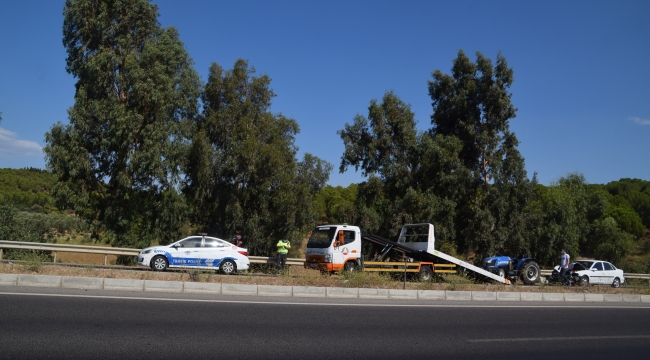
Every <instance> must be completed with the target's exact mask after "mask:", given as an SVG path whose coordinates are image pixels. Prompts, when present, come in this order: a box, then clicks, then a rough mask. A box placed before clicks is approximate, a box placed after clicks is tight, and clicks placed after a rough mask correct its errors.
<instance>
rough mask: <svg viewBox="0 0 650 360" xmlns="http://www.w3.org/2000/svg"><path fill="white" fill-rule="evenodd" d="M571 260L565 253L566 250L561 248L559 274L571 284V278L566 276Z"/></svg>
mask: <svg viewBox="0 0 650 360" xmlns="http://www.w3.org/2000/svg"><path fill="white" fill-rule="evenodd" d="M570 262H571V256H569V254H567V252H566V250H564V249H562V251H561V252H560V276H561V277H562V278H563V279H564V281H566V282H567V284H569V285H571V280H570V279H569V277H568V276H567V270H569V263H570Z"/></svg>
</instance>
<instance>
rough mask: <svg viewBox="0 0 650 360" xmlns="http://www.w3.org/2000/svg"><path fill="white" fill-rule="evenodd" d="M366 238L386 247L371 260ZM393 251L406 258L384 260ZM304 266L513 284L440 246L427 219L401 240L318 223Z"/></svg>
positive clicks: (406, 228)
mask: <svg viewBox="0 0 650 360" xmlns="http://www.w3.org/2000/svg"><path fill="white" fill-rule="evenodd" d="M363 241H365V242H370V243H374V244H376V245H379V246H381V247H383V248H382V250H381V251H379V252H378V253H377V254H374V256H373V258H372V259H371V261H364V259H363V256H362V254H361V245H362V242H363ZM390 251H396V252H399V253H402V254H403V258H404V259H405V261H403V262H388V261H384V259H385V258H386V256H387V255H388V253H389V252H390ZM304 266H305V268H308V269H315V270H320V271H321V272H329V273H331V272H340V271H350V272H352V271H355V270H360V271H373V272H399V273H405V272H406V273H417V274H418V275H419V277H420V279H421V280H423V281H427V280H429V279H431V277H432V276H433V275H434V274H436V273H457V272H471V273H473V274H474V275H475V276H477V277H483V278H488V279H491V280H494V281H497V282H500V283H503V284H510V281H509V280H508V279H505V278H504V277H501V276H499V275H496V274H493V273H491V272H489V271H486V270H484V269H481V268H479V267H477V266H474V265H472V264H470V263H467V262H465V261H463V260H460V259H457V258H455V257H453V256H451V255H447V254H445V253H442V252H440V251H438V250H436V249H435V235H434V228H433V225H432V224H427V223H423V224H406V225H404V226H403V227H402V230H401V231H400V235H399V238H398V239H397V242H394V241H391V240H388V239H385V238H383V237H381V236H378V235H373V234H362V233H361V229H359V227H358V226H354V225H347V224H328V225H321V226H317V227H316V228H315V229H314V230H312V232H311V236H310V237H309V242H308V243H307V251H306V260H305V264H304Z"/></svg>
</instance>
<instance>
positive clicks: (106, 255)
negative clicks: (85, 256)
mask: <svg viewBox="0 0 650 360" xmlns="http://www.w3.org/2000/svg"><path fill="white" fill-rule="evenodd" d="M107 257H108V254H104V266H106V258H107Z"/></svg>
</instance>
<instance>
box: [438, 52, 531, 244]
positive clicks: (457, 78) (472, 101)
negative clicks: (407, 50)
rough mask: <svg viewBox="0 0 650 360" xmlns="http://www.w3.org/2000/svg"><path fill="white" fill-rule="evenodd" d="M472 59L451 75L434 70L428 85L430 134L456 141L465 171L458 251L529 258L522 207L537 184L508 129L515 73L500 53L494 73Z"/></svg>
mask: <svg viewBox="0 0 650 360" xmlns="http://www.w3.org/2000/svg"><path fill="white" fill-rule="evenodd" d="M476 57H477V60H476V63H474V62H472V61H471V60H470V59H469V58H468V57H467V56H466V55H465V53H464V52H463V51H462V50H461V51H459V52H458V57H457V58H456V59H454V60H453V66H452V69H451V74H445V73H443V72H442V71H440V70H436V71H434V72H433V74H432V76H433V80H432V81H429V95H430V97H431V100H432V106H433V114H432V115H431V124H432V127H431V129H430V134H431V135H444V136H453V137H455V138H457V139H458V140H460V142H461V144H462V148H461V150H460V153H459V156H460V159H461V161H462V164H463V166H464V167H465V168H466V169H468V171H469V178H468V179H467V184H468V186H469V191H467V193H466V194H465V195H466V197H465V198H464V199H459V201H460V203H459V206H458V212H457V216H456V227H457V229H462V230H461V236H459V237H458V240H459V246H460V247H461V249H463V250H465V251H468V250H473V251H476V252H478V253H479V254H487V253H495V252H501V251H507V252H510V253H512V252H528V251H530V250H531V249H530V246H529V243H528V240H527V239H528V235H529V234H528V232H527V230H526V229H527V225H526V223H527V214H526V212H525V207H526V204H527V202H528V201H529V200H530V199H531V197H532V196H533V185H534V183H535V182H536V180H535V177H533V180H532V181H530V180H529V179H528V178H527V175H526V170H525V166H524V158H523V156H521V154H520V153H519V151H518V150H517V146H518V145H519V141H518V140H517V138H516V136H515V134H514V133H513V132H512V131H511V130H510V126H509V122H510V120H511V119H513V118H515V116H516V111H517V109H516V108H515V107H514V106H513V105H512V103H511V98H512V94H511V93H510V92H509V88H510V86H511V85H512V82H513V80H514V71H513V70H512V68H509V67H508V64H507V61H506V59H505V58H504V57H503V56H502V55H501V54H500V53H499V54H498V55H497V60H496V67H495V66H493V64H492V61H491V60H490V59H489V58H486V57H485V56H483V55H482V54H481V53H480V52H477V53H476Z"/></svg>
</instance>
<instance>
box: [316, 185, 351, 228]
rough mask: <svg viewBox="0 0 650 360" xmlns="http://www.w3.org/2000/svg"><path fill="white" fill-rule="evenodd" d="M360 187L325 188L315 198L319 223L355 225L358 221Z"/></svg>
mask: <svg viewBox="0 0 650 360" xmlns="http://www.w3.org/2000/svg"><path fill="white" fill-rule="evenodd" d="M358 191H359V190H358V186H357V185H356V184H350V185H349V186H348V187H346V188H344V187H342V186H337V187H333V186H329V185H328V186H325V187H324V188H323V189H322V190H320V191H319V192H318V193H317V194H316V196H315V197H314V202H315V207H316V209H317V210H316V211H317V214H319V218H318V222H320V223H330V224H334V223H348V224H353V223H354V221H355V220H356V212H357V211H356V205H355V203H356V200H357V193H358Z"/></svg>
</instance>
